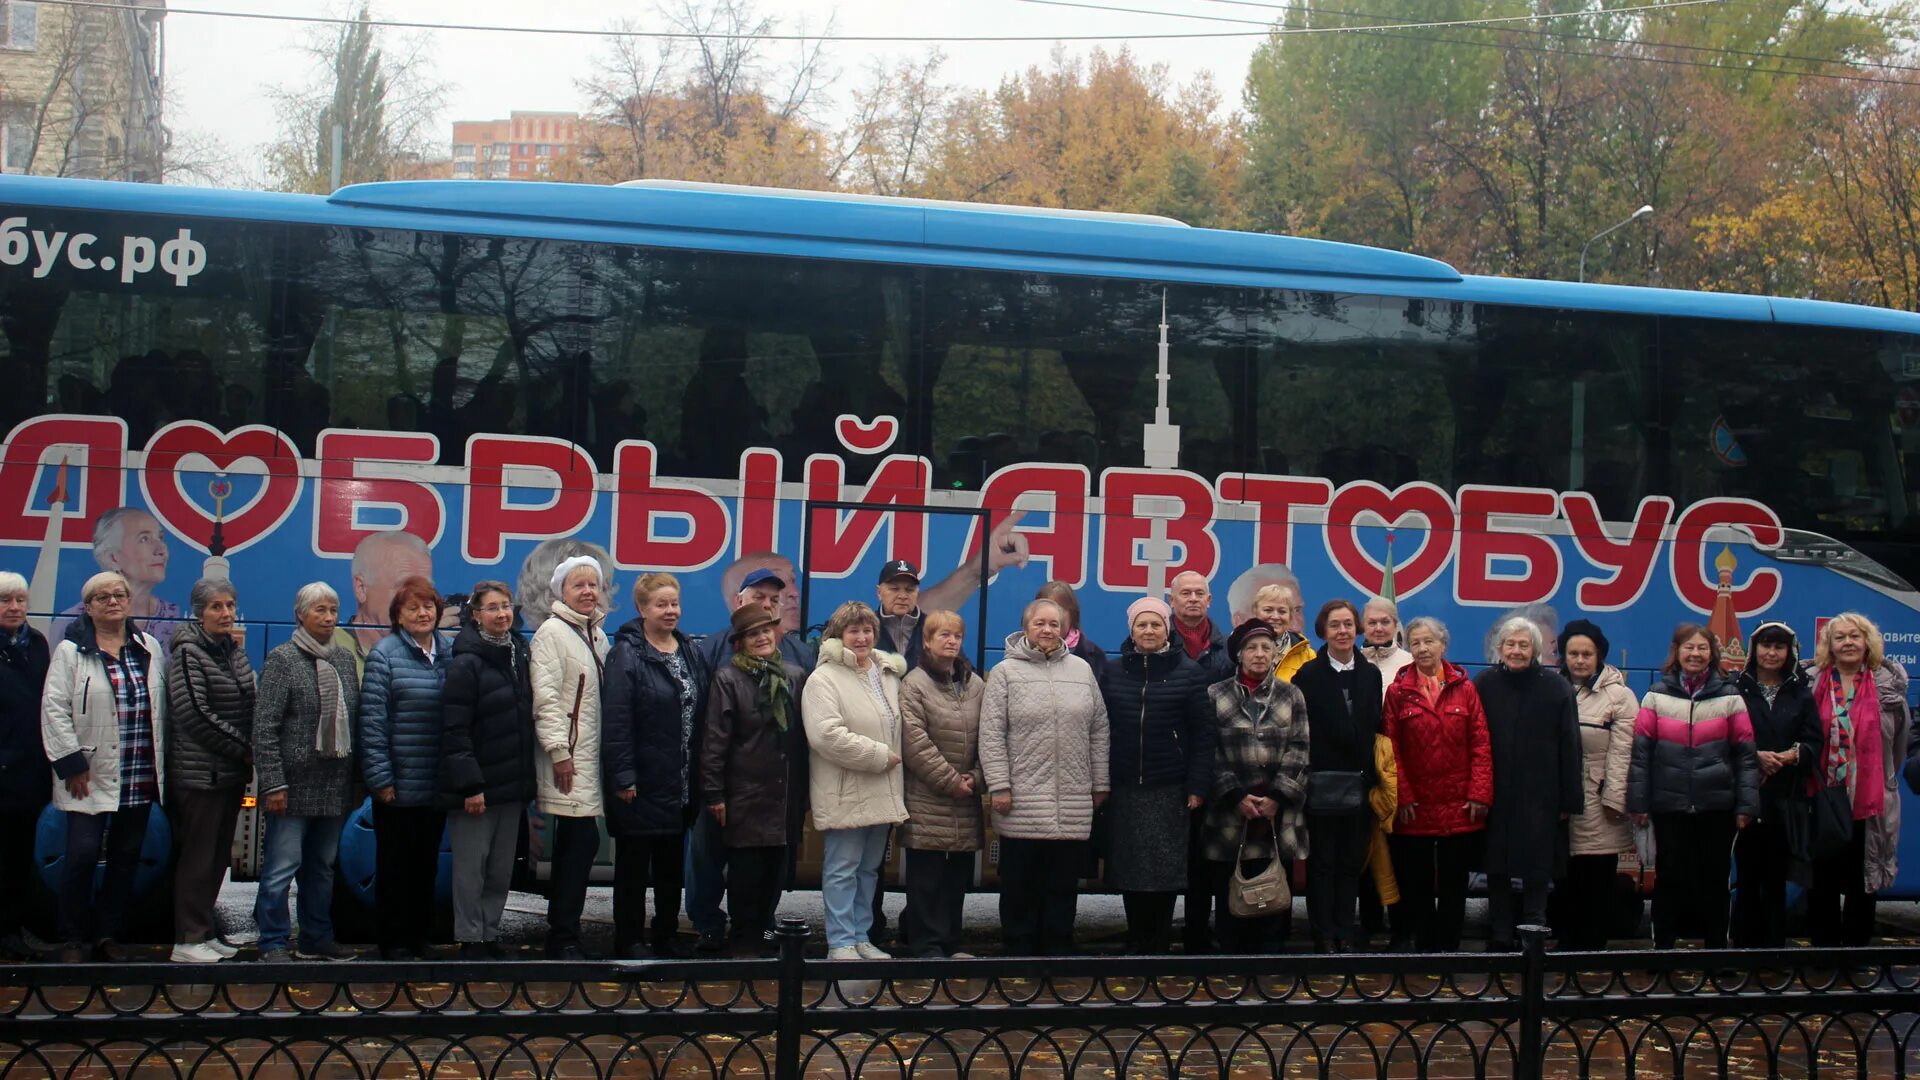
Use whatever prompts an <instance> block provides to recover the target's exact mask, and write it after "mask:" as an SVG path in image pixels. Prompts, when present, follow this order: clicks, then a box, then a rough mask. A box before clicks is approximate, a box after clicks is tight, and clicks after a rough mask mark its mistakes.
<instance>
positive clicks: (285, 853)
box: [253, 814, 346, 952]
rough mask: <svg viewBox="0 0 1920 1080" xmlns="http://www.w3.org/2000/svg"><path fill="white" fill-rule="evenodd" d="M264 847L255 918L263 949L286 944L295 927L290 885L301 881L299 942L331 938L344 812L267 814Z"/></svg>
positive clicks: (312, 941) (313, 941) (255, 903)
mask: <svg viewBox="0 0 1920 1080" xmlns="http://www.w3.org/2000/svg"><path fill="white" fill-rule="evenodd" d="M266 818H267V836H266V851H265V853H264V856H263V864H264V865H262V866H261V868H260V892H259V894H258V897H257V898H256V899H255V900H254V904H253V921H254V923H255V924H256V925H258V926H259V927H260V951H261V952H266V951H267V950H268V949H284V948H286V947H287V939H288V937H289V936H290V935H291V933H292V926H291V924H290V923H289V922H288V912H287V887H288V886H289V885H292V884H293V882H294V879H295V878H296V877H298V879H299V881H300V944H302V945H306V946H313V945H321V944H325V943H327V942H330V941H332V940H333V862H334V858H335V857H336V856H338V855H339V854H340V829H341V827H342V826H344V825H345V824H346V818H345V817H342V816H337V815H336V816H333V817H295V816H293V815H290V814H268V815H266Z"/></svg>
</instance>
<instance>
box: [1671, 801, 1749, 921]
mask: <svg viewBox="0 0 1920 1080" xmlns="http://www.w3.org/2000/svg"><path fill="white" fill-rule="evenodd" d="M1736 831H1737V830H1736V829H1735V828H1734V823H1733V811H1731V810H1709V811H1705V812H1702V813H1697V814H1655V815H1653V844H1654V859H1655V860H1656V865H1655V866H1654V874H1655V876H1654V879H1653V944H1654V947H1655V948H1657V949H1671V948H1673V943H1674V940H1675V939H1676V938H1679V937H1680V936H1681V935H1682V934H1683V933H1685V932H1688V931H1692V930H1696V929H1697V930H1698V931H1699V932H1700V937H1701V938H1702V939H1703V940H1704V941H1705V943H1706V947H1707V948H1709V949H1724V948H1726V947H1727V912H1728V903H1729V900H1730V899H1731V898H1730V897H1729V896H1728V895H1727V876H1728V874H1729V873H1730V872H1731V871H1732V869H1733V836H1734V833H1735V832H1736Z"/></svg>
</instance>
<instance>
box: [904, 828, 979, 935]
mask: <svg viewBox="0 0 1920 1080" xmlns="http://www.w3.org/2000/svg"><path fill="white" fill-rule="evenodd" d="M977 855H978V853H977V852H972V851H921V850H918V849H917V848H908V849H907V851H906V856H905V859H906V872H907V910H906V912H905V913H904V914H903V915H902V916H901V918H900V929H901V933H902V935H903V936H904V938H905V940H906V945H907V955H909V956H922V957H936V956H947V955H950V954H952V952H953V951H954V950H955V949H957V948H959V947H960V920H961V917H962V915H963V914H964V913H965V910H966V906H967V891H968V890H969V889H971V888H973V866H974V862H975V859H976V856H977Z"/></svg>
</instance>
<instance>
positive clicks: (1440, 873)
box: [1389, 833, 1481, 952]
mask: <svg viewBox="0 0 1920 1080" xmlns="http://www.w3.org/2000/svg"><path fill="white" fill-rule="evenodd" d="M1480 840H1481V837H1480V834H1479V833H1462V834H1460V835H1458V836H1400V835H1397V834H1396V835H1395V836H1393V837H1392V838H1391V840H1390V841H1389V848H1390V850H1391V851H1392V853H1393V875H1394V877H1395V878H1397V879H1398V880H1399V884H1400V903H1399V905H1398V906H1397V907H1395V908H1394V923H1393V937H1394V941H1395V942H1396V943H1405V944H1411V945H1413V946H1414V947H1416V948H1418V949H1419V950H1420V951H1421V952H1459V951H1460V930H1461V927H1462V925H1463V924H1464V923H1465V922H1466V918H1467V874H1468V873H1469V872H1470V871H1471V870H1472V869H1473V859H1474V855H1475V854H1476V853H1477V852H1478V850H1479V846H1480ZM1402 923H1404V924H1405V925H1404V926H1403V925H1402Z"/></svg>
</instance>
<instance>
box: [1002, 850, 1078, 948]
mask: <svg viewBox="0 0 1920 1080" xmlns="http://www.w3.org/2000/svg"><path fill="white" fill-rule="evenodd" d="M1085 846H1086V841H1084V840H1020V839H1015V838H1012V837H1004V836H1003V837H1001V838H1000V930H1001V933H1002V935H1003V940H1004V943H1005V946H1006V950H1007V955H1009V956H1071V955H1072V954H1073V916H1074V911H1075V909H1076V908H1077V907H1078V906H1079V902H1080V880H1079V875H1080V861H1081V859H1082V858H1084V851H1083V850H1082V849H1083V848H1085Z"/></svg>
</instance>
